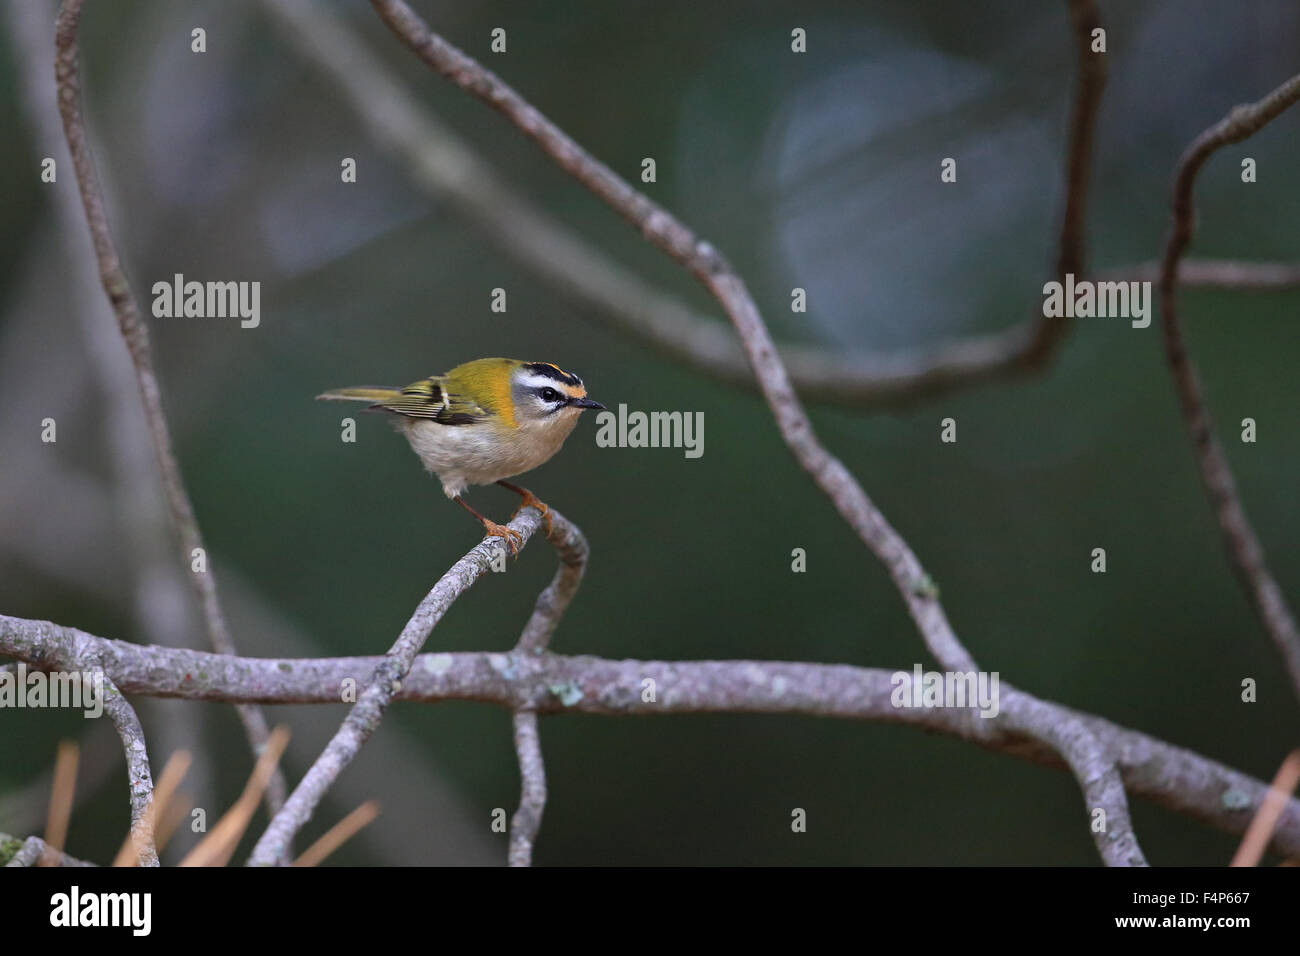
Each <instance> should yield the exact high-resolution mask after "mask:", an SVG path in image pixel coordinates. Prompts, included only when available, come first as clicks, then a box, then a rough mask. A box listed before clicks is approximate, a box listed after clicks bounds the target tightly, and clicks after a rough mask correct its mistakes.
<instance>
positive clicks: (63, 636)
mask: <svg viewBox="0 0 1300 956" xmlns="http://www.w3.org/2000/svg"><path fill="white" fill-rule="evenodd" d="M71 641H77V642H80V644H81V645H83V646H86V647H89V648H92V649H93V651H94V653H95V654H96V655H97V656H98V657H99V658H100V659H101V660H102V661H103V662H104V663H105V665H106V666H107V667H108V670H109V673H111V674H112V675H113V677H114V679H115V680H116V681H117V683H118V686H119V687H121V688H123V689H124V690H126V691H127V692H128V693H131V694H133V695H143V696H156V697H177V698H183V699H187V700H206V701H226V702H232V701H246V702H253V703H261V704H312V703H320V704H336V703H338V701H339V688H340V687H341V686H343V682H344V681H346V680H349V679H353V678H355V675H357V674H365V673H371V672H373V671H374V670H375V669H376V668H377V667H378V666H379V665H380V664H381V663H383V661H384V658H382V657H339V658H285V659H279V658H252V657H236V658H232V657H225V656H222V655H217V654H211V653H206V652H202V651H193V650H187V649H183V648H168V647H148V646H142V645H139V644H132V643H128V642H125V641H114V640H109V639H106V638H101V637H95V636H93V635H90V634H86V633H85V632H83V631H78V630H76V629H75V628H68V627H62V626H60V625H57V624H51V623H50V622H48V621H30V620H25V619H23V618H16V617H7V616H5V615H0V653H3V654H7V655H10V656H13V657H16V658H19V659H21V660H25V661H28V662H29V663H33V664H37V663H40V662H42V661H45V660H48V659H49V658H50V656H51V654H53V653H54V652H55V649H57V648H61V647H64V646H65V645H67V644H68V642H71ZM898 673H899V672H898V671H890V670H885V669H880V668H863V667H850V666H847V665H842V664H814V663H796V662H787V661H749V660H732V661H644V660H622V661H617V660H605V659H603V658H598V657H567V656H563V655H558V654H554V653H551V652H549V651H544V652H542V653H541V654H534V653H527V654H519V653H509V654H499V653H429V654H421V655H419V656H418V657H417V658H416V659H415V662H414V664H413V666H412V667H411V670H410V672H409V673H408V674H407V676H406V678H405V679H404V680H403V681H402V685H401V688H400V690H398V692H397V693H396V695H395V697H394V698H393V699H395V700H404V701H411V702H420V703H434V702H440V701H447V700H466V701H479V702H482V703H488V704H493V705H496V706H499V707H502V708H505V709H506V710H509V711H511V712H514V711H518V710H531V711H535V712H536V713H537V714H539V715H542V714H560V713H583V714H597V715H607V716H624V717H633V716H663V715H668V714H697V713H752V714H801V715H804V716H810V717H828V718H837V719H845V720H867V721H873V722H877V723H886V724H903V725H907V726H912V727H918V728H922V729H924V730H927V731H932V732H935V733H942V734H947V735H950V736H954V737H958V738H960V739H962V740H966V741H968V742H970V743H974V744H976V745H978V746H980V747H983V748H986V749H988V750H991V751H994V752H997V753H1003V754H1007V755H1010V756H1014V757H1018V758H1020V759H1024V760H1030V761H1033V762H1035V763H1041V764H1044V765H1046V766H1050V767H1054V768H1057V769H1068V767H1067V764H1066V762H1065V760H1064V759H1063V758H1062V756H1061V755H1060V754H1059V753H1057V752H1056V751H1055V750H1054V749H1053V748H1052V747H1050V746H1047V745H1045V744H1043V743H1041V742H1038V741H1035V740H1033V739H1031V738H1029V737H1026V736H1025V735H1024V734H1022V733H1019V732H1017V731H1016V730H1015V729H1014V728H1013V727H1012V726H1010V724H1009V723H1008V722H1003V721H1001V720H998V719H981V718H979V717H978V716H972V714H971V712H970V711H969V710H966V709H961V708H906V707H896V706H895V705H894V703H893V699H892V698H893V697H894V692H895V688H896V676H897V674H898ZM904 673H906V674H908V675H909V676H910V671H907V670H905V671H904ZM646 680H653V681H654V686H655V693H654V694H653V695H646V693H645V688H646V685H645V681H646ZM1015 693H1019V692H1018V691H1017V690H1016V688H1014V687H1012V686H1010V685H1008V684H1007V683H1006V682H1002V683H1001V695H1002V696H1003V697H1004V698H1005V697H1007V695H1009V694H1015ZM1035 706H1039V707H1042V708H1046V710H1044V711H1043V712H1042V714H1041V717H1042V720H1043V721H1045V722H1046V723H1048V724H1055V725H1061V726H1065V725H1067V724H1068V723H1069V722H1070V721H1072V720H1075V719H1077V720H1081V721H1083V723H1084V724H1085V725H1086V726H1087V728H1088V729H1089V730H1090V731H1091V732H1092V735H1093V736H1094V737H1095V738H1096V739H1097V741H1099V742H1100V744H1101V746H1102V747H1103V749H1104V750H1105V752H1106V753H1107V755H1108V756H1109V759H1110V760H1112V761H1113V762H1114V763H1115V764H1116V765H1117V766H1118V767H1119V769H1120V773H1121V775H1122V776H1123V779H1124V784H1125V786H1126V787H1127V788H1128V790H1129V791H1130V792H1132V793H1133V794H1135V795H1137V796H1140V797H1143V798H1144V799H1147V800H1150V801H1152V802H1154V803H1156V804H1159V805H1160V806H1163V807H1167V808H1169V809H1170V810H1173V811H1175V812H1177V813H1181V814H1185V815H1187V816H1190V817H1192V818H1193V819H1197V820H1201V821H1203V822H1206V823H1209V824H1210V825H1212V826H1215V827H1218V828H1219V829H1222V830H1224V831H1226V832H1228V833H1235V834H1241V833H1243V832H1245V829H1246V826H1247V825H1248V824H1249V822H1250V818H1251V815H1252V813H1253V812H1254V809H1255V808H1257V807H1258V806H1259V805H1260V803H1261V802H1262V801H1263V799H1264V797H1265V795H1266V794H1267V791H1268V784H1266V783H1264V782H1262V781H1260V780H1257V779H1255V778H1253V777H1250V776H1247V775H1246V774H1243V773H1239V772H1238V771H1236V770H1233V769H1232V768H1230V767H1227V766H1225V765H1223V764H1220V763H1217V762H1215V761H1213V760H1210V759H1208V758H1207V757H1204V756H1202V755H1200V754H1197V753H1195V752H1193V751H1190V750H1187V749H1186V748H1183V747H1178V746H1175V745H1173V744H1169V743H1166V742H1164V741H1161V740H1158V739H1156V738H1154V737H1150V736H1148V735H1146V734H1143V733H1140V732H1138V731H1135V730H1129V729H1128V728H1125V727H1121V726H1119V725H1117V724H1113V723H1111V722H1109V721H1107V720H1105V719H1103V718H1101V717H1097V716H1095V715H1092V714H1087V713H1084V712H1081V711H1076V710H1072V709H1070V708H1068V707H1063V706H1061V705H1060V704H1055V703H1051V702H1047V701H1036V702H1035ZM1271 846H1272V848H1273V850H1274V851H1275V852H1277V853H1279V854H1282V855H1286V856H1300V800H1290V801H1288V802H1287V804H1286V810H1285V812H1284V813H1283V815H1282V819H1281V821H1280V822H1279V824H1278V828H1277V830H1276V831H1275V832H1274V834H1273V841H1272V844H1271Z"/></svg>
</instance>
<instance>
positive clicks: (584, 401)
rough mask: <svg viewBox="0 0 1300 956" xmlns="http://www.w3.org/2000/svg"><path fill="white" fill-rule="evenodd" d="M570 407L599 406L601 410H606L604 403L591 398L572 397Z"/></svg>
mask: <svg viewBox="0 0 1300 956" xmlns="http://www.w3.org/2000/svg"><path fill="white" fill-rule="evenodd" d="M569 407H570V408H599V409H600V410H601V411H604V410H605V406H604V405H602V404H600V402H593V401H592V400H591V399H589V398H571V399H569Z"/></svg>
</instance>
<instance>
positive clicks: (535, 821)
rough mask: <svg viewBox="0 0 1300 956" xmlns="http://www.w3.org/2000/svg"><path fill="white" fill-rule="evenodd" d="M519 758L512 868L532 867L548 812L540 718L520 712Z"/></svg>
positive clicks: (516, 719)
mask: <svg viewBox="0 0 1300 956" xmlns="http://www.w3.org/2000/svg"><path fill="white" fill-rule="evenodd" d="M514 723H515V754H516V755H517V756H518V758H519V777H520V794H519V809H518V810H516V811H515V815H514V816H513V817H511V818H510V865H511V866H531V865H532V862H533V842H534V841H535V840H536V839H537V831H538V830H539V829H541V826H542V811H543V810H545V809H546V765H545V763H543V761H542V741H541V737H540V735H539V734H538V732H537V714H536V713H535V712H534V711H531V710H517V711H515V715H514Z"/></svg>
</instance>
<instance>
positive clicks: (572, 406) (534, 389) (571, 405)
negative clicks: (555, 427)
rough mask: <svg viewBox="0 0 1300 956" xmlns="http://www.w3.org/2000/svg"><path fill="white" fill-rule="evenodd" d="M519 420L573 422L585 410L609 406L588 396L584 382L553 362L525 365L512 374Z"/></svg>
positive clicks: (512, 395)
mask: <svg viewBox="0 0 1300 956" xmlns="http://www.w3.org/2000/svg"><path fill="white" fill-rule="evenodd" d="M510 398H511V403H512V404H513V406H514V413H515V420H516V422H517V423H519V424H521V425H522V424H524V423H525V422H536V423H546V422H557V423H558V422H565V423H570V424H571V423H572V420H573V419H575V418H577V417H578V415H579V414H580V413H581V412H582V410H583V409H584V408H599V409H603V408H604V407H605V406H604V405H602V404H600V402H595V401H592V400H591V399H590V398H588V397H587V389H586V388H585V387H584V386H583V384H582V379H580V378H578V376H576V375H574V374H573V373H572V372H566V371H565V370H564V369H562V368H560V367H559V366H558V365H552V364H550V363H549V362H521V363H519V364H518V365H517V366H516V367H515V368H513V369H512V370H511V372H510Z"/></svg>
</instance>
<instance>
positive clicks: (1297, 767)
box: [1228, 750, 1300, 866]
mask: <svg viewBox="0 0 1300 956" xmlns="http://www.w3.org/2000/svg"><path fill="white" fill-rule="evenodd" d="M1297 783H1300V750H1293V751H1291V752H1290V753H1289V754H1287V756H1286V759H1285V760H1283V761H1282V766H1280V767H1278V768H1277V773H1276V774H1274V776H1273V783H1272V784H1271V785H1270V786H1269V788H1268V794H1267V795H1266V796H1265V797H1264V800H1263V802H1262V803H1260V805H1259V809H1258V810H1257V811H1256V812H1255V817H1254V819H1252V820H1251V821H1250V826H1249V827H1247V828H1246V835H1245V836H1244V837H1242V838H1241V845H1240V846H1239V847H1237V852H1236V853H1235V854H1233V857H1232V862H1231V863H1229V864H1228V865H1229V866H1258V865H1259V861H1260V858H1261V857H1263V855H1264V851H1265V850H1266V849H1267V848H1268V841H1269V837H1271V836H1272V835H1273V829H1274V828H1275V827H1276V826H1277V821H1278V820H1279V819H1280V818H1281V816H1282V813H1283V812H1284V811H1285V810H1286V805H1287V802H1288V801H1289V800H1290V799H1291V795H1292V794H1293V793H1295V788H1296V784H1297Z"/></svg>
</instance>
